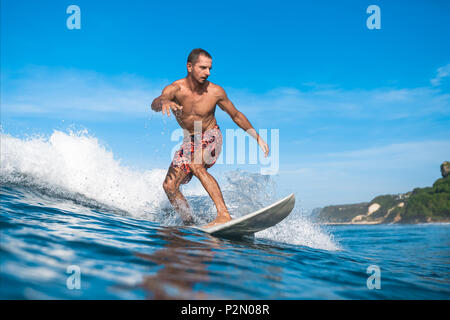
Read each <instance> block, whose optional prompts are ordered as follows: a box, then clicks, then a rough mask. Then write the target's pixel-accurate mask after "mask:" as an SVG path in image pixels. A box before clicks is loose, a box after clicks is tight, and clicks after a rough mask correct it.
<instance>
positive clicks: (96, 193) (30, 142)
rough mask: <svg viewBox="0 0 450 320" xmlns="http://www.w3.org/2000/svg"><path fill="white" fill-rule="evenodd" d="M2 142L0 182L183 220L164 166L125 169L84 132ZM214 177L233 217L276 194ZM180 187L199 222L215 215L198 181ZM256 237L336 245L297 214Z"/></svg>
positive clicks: (253, 183) (252, 177) (234, 176)
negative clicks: (166, 187) (175, 207)
mask: <svg viewBox="0 0 450 320" xmlns="http://www.w3.org/2000/svg"><path fill="white" fill-rule="evenodd" d="M0 140H1V144H0V156H1V157H0V160H1V161H0V178H1V181H2V182H3V183H4V182H10V183H19V184H26V185H32V186H34V187H37V188H41V189H44V190H45V191H47V192H48V191H50V192H53V193H54V194H56V195H59V196H63V197H65V198H69V199H70V198H72V199H75V200H78V198H79V197H83V198H84V199H90V200H92V201H94V202H95V203H98V204H100V205H105V206H108V207H111V208H117V209H119V210H121V211H124V212H127V213H128V214H129V215H131V216H133V217H135V218H144V219H148V220H152V221H156V222H159V223H162V224H163V225H174V224H177V223H181V220H180V219H179V217H178V215H177V214H175V213H174V211H173V209H172V208H171V206H170V203H169V202H168V200H167V197H166V195H165V193H164V191H163V188H162V182H163V180H164V177H165V174H166V169H159V168H154V169H151V170H146V171H139V170H136V169H131V168H128V167H126V166H124V165H122V164H121V162H120V160H117V159H115V158H114V155H113V152H112V151H109V150H107V148H105V147H104V146H103V145H101V144H100V143H99V141H98V139H96V138H95V137H93V136H92V135H90V134H89V133H88V132H86V131H81V132H76V133H75V132H68V133H65V132H61V131H54V132H53V134H51V135H50V137H47V138H45V137H34V138H28V139H18V138H15V137H12V136H10V135H6V134H1V135H0ZM218 180H219V183H220V185H221V187H222V191H223V194H224V199H225V202H226V203H227V206H228V208H229V210H230V213H231V214H232V216H233V217H237V216H241V215H243V214H246V213H249V212H252V211H254V210H256V209H258V208H261V207H264V206H266V205H269V204H270V203H272V202H274V201H276V200H279V198H280V195H278V194H277V192H276V185H275V183H274V182H273V180H272V178H271V177H270V176H263V175H260V174H259V173H248V172H243V171H231V172H228V173H226V174H225V175H224V176H223V177H221V178H220V179H218ZM182 190H183V193H184V194H185V196H186V197H187V198H188V200H189V202H190V205H191V206H192V208H193V210H194V212H195V214H196V217H195V218H196V222H197V223H199V224H202V223H206V222H208V221H209V220H211V219H212V218H213V217H214V216H215V214H216V211H215V207H214V203H213V202H212V200H211V199H210V198H209V197H208V195H207V193H206V191H205V190H204V189H203V187H202V186H201V184H200V183H198V182H197V181H195V180H194V181H193V182H192V183H190V184H189V185H187V186H183V189H182ZM297 207H298V205H297ZM294 210H298V209H297V208H296V209H294ZM297 212H298V211H297ZM257 237H262V238H267V239H271V240H275V241H281V242H286V243H291V244H298V245H305V246H309V247H314V248H321V249H326V250H336V249H337V246H336V245H335V244H334V242H333V240H332V238H331V237H330V235H329V234H327V233H326V232H324V231H322V230H321V229H320V227H319V226H317V225H315V224H313V223H312V222H310V221H309V220H307V219H306V218H304V217H303V216H302V215H300V214H295V212H294V213H293V214H291V216H290V217H289V218H288V219H286V220H285V221H283V222H281V223H280V224H278V225H277V226H275V227H273V228H270V229H268V230H265V231H263V232H259V233H257Z"/></svg>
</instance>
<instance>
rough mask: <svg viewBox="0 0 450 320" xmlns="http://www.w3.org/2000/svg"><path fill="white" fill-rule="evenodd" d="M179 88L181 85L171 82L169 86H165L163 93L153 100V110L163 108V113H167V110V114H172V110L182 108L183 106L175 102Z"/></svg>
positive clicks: (157, 110)
mask: <svg viewBox="0 0 450 320" xmlns="http://www.w3.org/2000/svg"><path fill="white" fill-rule="evenodd" d="M178 90H179V86H177V85H176V84H173V83H172V84H169V85H168V86H167V87H165V88H164V90H163V91H162V94H161V95H160V96H159V97H158V98H156V99H155V100H153V102H152V110H154V111H156V112H159V111H161V110H162V113H163V114H165V113H166V112H167V115H168V116H170V110H171V109H172V110H173V111H177V110H180V111H181V110H182V109H183V107H182V106H179V105H178V104H177V103H175V102H174V100H175V93H176V92H177V91H178Z"/></svg>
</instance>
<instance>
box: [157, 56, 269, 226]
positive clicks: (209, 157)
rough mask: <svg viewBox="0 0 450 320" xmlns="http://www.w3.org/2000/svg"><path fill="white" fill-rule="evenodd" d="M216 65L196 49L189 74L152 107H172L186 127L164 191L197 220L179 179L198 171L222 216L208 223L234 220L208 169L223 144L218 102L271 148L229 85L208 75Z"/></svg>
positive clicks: (183, 180)
mask: <svg viewBox="0 0 450 320" xmlns="http://www.w3.org/2000/svg"><path fill="white" fill-rule="evenodd" d="M211 65H212V58H211V55H210V54H209V53H208V52H206V51H205V50H203V49H194V50H192V51H191V53H190V54H189V57H188V61H187V71H188V75H187V76H186V77H185V78H183V79H180V80H177V81H175V82H173V83H172V84H170V85H168V86H167V87H165V88H164V90H163V91H162V94H161V95H160V96H159V97H158V98H156V99H155V100H153V102H152V110H154V111H156V112H159V111H162V113H163V114H167V116H170V112H171V111H172V112H173V113H174V115H175V118H176V119H177V122H178V123H179V125H180V126H181V128H183V129H184V132H185V134H184V139H183V143H182V146H181V148H180V150H178V151H177V152H176V153H175V156H174V159H173V161H172V163H171V165H170V167H169V170H168V172H167V175H166V178H165V180H164V183H163V188H164V191H165V192H166V194H167V197H168V198H169V201H170V203H171V204H172V205H173V207H174V208H175V210H176V211H177V212H178V213H179V214H180V215H181V217H182V219H183V222H184V223H185V224H186V225H192V224H193V219H192V215H191V210H190V207H189V204H188V203H187V201H186V199H185V197H184V196H183V194H182V193H181V192H180V189H179V187H180V184H185V183H188V182H189V181H190V180H191V178H192V175H194V176H196V177H197V178H198V179H199V180H200V182H201V183H202V185H203V187H204V188H205V189H206V191H207V192H208V194H209V196H210V197H211V199H212V200H213V202H214V204H215V206H216V209H217V218H216V219H215V220H213V221H212V222H210V223H209V224H208V225H206V226H205V227H211V226H214V225H217V224H221V223H224V222H227V221H229V220H231V216H230V214H229V212H228V209H227V207H226V205H225V201H224V200H223V196H222V192H221V190H220V188H219V185H218V183H217V181H216V180H215V179H214V177H213V176H212V175H210V174H209V173H208V172H207V171H206V170H207V169H208V168H210V167H211V166H212V165H213V164H214V163H215V161H216V160H217V158H218V156H219V154H220V152H221V149H222V135H221V132H220V129H219V126H218V125H217V123H216V118H215V117H214V113H215V111H216V105H218V106H219V107H220V108H221V109H222V110H224V111H225V112H226V113H228V115H229V116H230V117H231V119H233V121H234V122H235V123H236V124H237V125H238V126H239V127H241V128H242V129H243V130H245V131H246V132H247V133H249V134H250V135H251V136H252V137H253V138H255V139H256V141H257V142H258V144H259V146H260V147H261V149H262V150H263V152H264V156H265V157H267V155H268V154H269V147H268V145H267V143H266V142H265V141H264V140H263V139H262V138H261V137H260V136H259V135H258V133H257V132H256V130H255V129H254V128H253V126H252V125H251V124H250V122H249V121H248V119H247V118H246V117H245V115H244V114H242V113H241V112H239V111H238V110H237V109H236V108H235V106H234V105H233V103H232V102H231V101H230V100H229V99H228V97H227V95H226V93H225V91H224V90H223V89H222V88H221V87H220V86H218V85H216V84H214V83H212V82H209V81H208V80H207V79H208V77H209V75H210V71H211ZM194 127H195V129H196V130H194ZM200 129H201V132H200ZM197 131H198V132H197Z"/></svg>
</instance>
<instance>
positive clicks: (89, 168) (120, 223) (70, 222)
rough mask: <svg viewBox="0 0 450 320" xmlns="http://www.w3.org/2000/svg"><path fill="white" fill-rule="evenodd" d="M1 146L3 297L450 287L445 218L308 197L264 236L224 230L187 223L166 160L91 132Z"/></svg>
mask: <svg viewBox="0 0 450 320" xmlns="http://www.w3.org/2000/svg"><path fill="white" fill-rule="evenodd" d="M0 155H1V166H0V183H1V187H0V209H1V214H0V225H1V238H0V298H1V299H449V298H450V250H449V246H450V225H448V224H422V225H378V226H323V225H319V224H316V223H314V222H312V221H310V220H309V219H308V217H307V216H306V215H305V213H304V210H302V208H301V207H300V205H299V203H301V202H297V204H296V207H295V208H294V211H293V213H292V214H291V215H290V216H289V217H288V218H287V219H285V220H284V221H282V222H281V223H280V224H278V225H276V226H274V227H273V228H269V229H267V230H265V231H263V232H259V233H257V234H256V236H255V238H253V239H242V240H230V239H221V238H216V237H214V236H211V235H208V234H205V233H203V232H201V231H199V230H194V229H192V228H188V227H182V226H180V225H181V219H180V218H179V217H178V215H177V214H176V213H175V212H174V211H173V209H172V208H171V206H170V204H169V203H168V201H167V199H166V197H165V194H164V192H163V190H162V187H161V184H162V181H163V179H164V175H165V170H164V169H153V170H149V171H145V172H142V171H138V170H133V169H130V168H127V167H125V166H123V165H121V163H120V162H119V161H117V160H115V159H114V155H113V154H112V152H111V151H108V150H106V149H105V148H103V147H102V146H101V145H100V144H99V143H98V141H97V140H96V139H95V138H94V137H91V136H88V135H86V134H75V133H63V132H58V131H55V132H54V133H53V134H52V135H51V136H50V137H49V138H30V139H27V140H24V139H22V140H21V139H17V138H14V137H10V136H8V135H4V134H2V136H1V153H0ZM221 187H222V190H223V194H224V198H225V201H226V202H227V203H228V204H229V209H230V212H231V214H232V216H233V217H237V216H240V215H242V214H245V213H248V212H250V211H252V210H254V209H255V208H260V207H262V206H265V205H268V204H270V203H272V202H273V201H275V200H278V199H279V198H281V197H283V196H285V195H280V194H278V193H277V186H276V185H275V184H274V182H273V181H272V180H271V179H270V178H269V177H267V176H261V175H258V174H252V173H246V172H242V171H235V172H229V173H227V174H226V175H225V178H224V179H223V181H221ZM183 188H184V187H183ZM183 192H184V193H185V194H186V195H187V199H188V201H189V202H190V204H191V206H192V208H193V210H194V212H195V214H196V215H195V220H196V223H198V224H203V223H206V222H208V221H209V220H211V219H212V218H213V217H214V205H213V203H212V201H211V200H210V199H209V197H208V196H207V195H206V193H205V191H204V190H202V188H200V187H199V186H198V185H197V186H196V185H195V184H193V185H191V186H186V188H185V189H184V190H183ZM296 196H297V199H301V195H296Z"/></svg>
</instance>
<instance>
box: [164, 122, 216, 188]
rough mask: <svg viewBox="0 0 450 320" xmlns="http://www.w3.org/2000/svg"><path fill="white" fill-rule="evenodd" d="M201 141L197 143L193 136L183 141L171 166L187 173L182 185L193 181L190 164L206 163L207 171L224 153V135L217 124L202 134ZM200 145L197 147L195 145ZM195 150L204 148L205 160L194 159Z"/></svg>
mask: <svg viewBox="0 0 450 320" xmlns="http://www.w3.org/2000/svg"><path fill="white" fill-rule="evenodd" d="M199 140H200V141H198V142H196V141H195V136H194V135H191V136H190V137H186V138H184V139H183V143H182V144H181V147H180V149H179V150H178V151H177V152H175V155H174V157H173V160H172V164H171V165H170V166H171V167H173V168H180V169H181V170H183V171H184V172H185V173H187V176H186V178H184V180H183V181H182V182H181V183H182V184H186V183H188V182H189V181H190V180H191V179H192V175H193V173H192V171H191V168H190V167H189V164H191V163H192V162H194V160H196V161H197V160H198V161H202V163H203V162H204V166H205V168H206V169H208V168H211V167H212V166H213V165H214V163H216V161H217V158H218V157H219V155H220V152H221V151H222V133H221V132H220V128H219V126H218V125H217V124H216V125H215V126H214V128H212V129H209V130H206V131H205V132H203V133H202V137H201V139H199ZM196 143H197V144H198V145H197V146H196V145H195V144H196ZM194 148H196V149H197V148H202V150H203V159H201V157H200V159H195V158H194Z"/></svg>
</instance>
